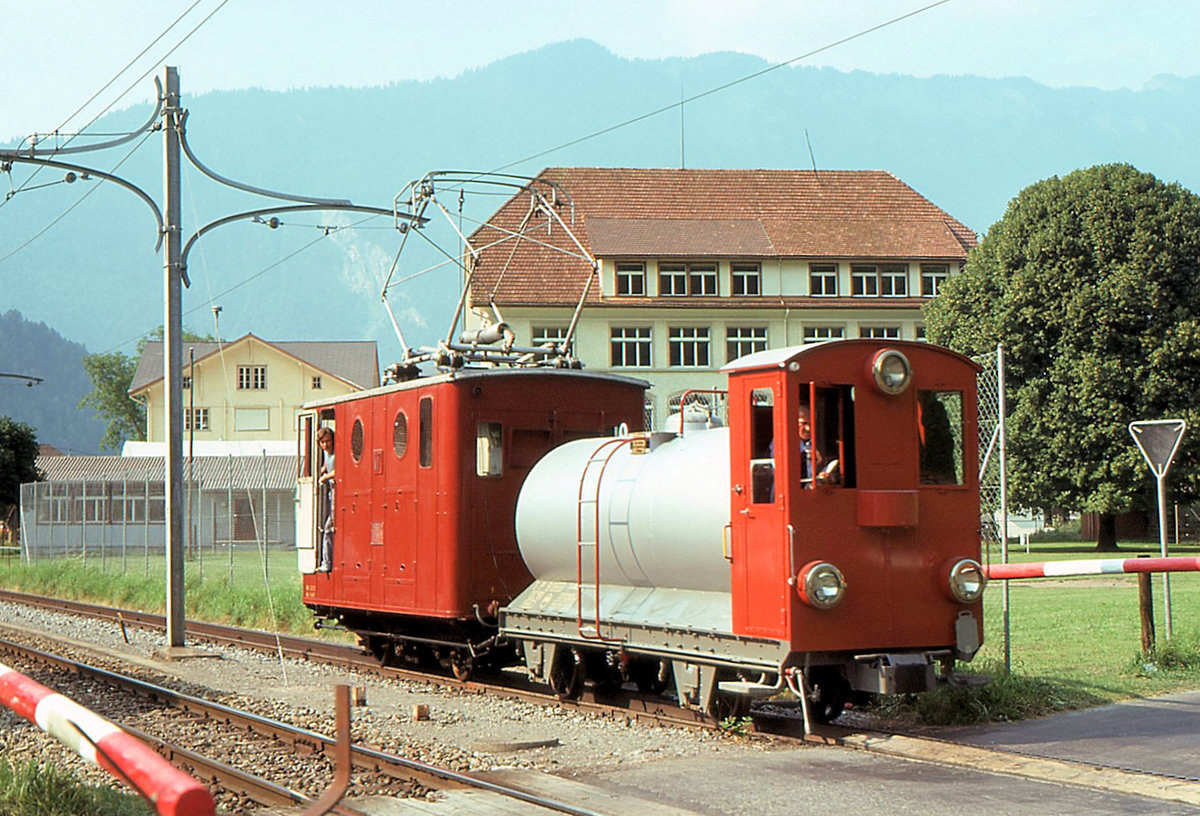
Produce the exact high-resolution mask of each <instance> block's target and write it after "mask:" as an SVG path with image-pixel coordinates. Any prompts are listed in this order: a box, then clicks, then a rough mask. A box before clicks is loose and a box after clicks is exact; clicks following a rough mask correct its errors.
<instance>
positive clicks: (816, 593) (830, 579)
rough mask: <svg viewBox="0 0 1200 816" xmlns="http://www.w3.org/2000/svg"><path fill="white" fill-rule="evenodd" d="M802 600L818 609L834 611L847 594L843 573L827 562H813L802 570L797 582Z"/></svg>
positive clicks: (797, 589) (797, 588)
mask: <svg viewBox="0 0 1200 816" xmlns="http://www.w3.org/2000/svg"><path fill="white" fill-rule="evenodd" d="M796 591H797V592H798V593H800V600H802V601H804V602H805V603H806V604H808V605H809V606H812V607H816V608H817V609H832V608H833V607H835V606H837V605H838V603H840V602H841V600H842V597H843V596H844V595H845V594H846V579H845V578H843V577H842V572H841V570H839V569H838V568H837V567H835V566H834V565H833V564H830V563H828V562H827V561H813V562H812V563H810V564H806V565H805V566H804V568H803V569H801V570H800V574H799V575H798V576H797V580H796Z"/></svg>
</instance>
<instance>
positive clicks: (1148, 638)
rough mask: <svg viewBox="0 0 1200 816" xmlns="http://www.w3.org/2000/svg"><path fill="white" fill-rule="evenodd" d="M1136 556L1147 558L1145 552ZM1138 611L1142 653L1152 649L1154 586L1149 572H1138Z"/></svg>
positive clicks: (1147, 652)
mask: <svg viewBox="0 0 1200 816" xmlns="http://www.w3.org/2000/svg"><path fill="white" fill-rule="evenodd" d="M1138 558H1149V556H1148V555H1146V554H1145V553H1143V554H1141V555H1139V556H1138ZM1138 611H1139V612H1140V613H1141V614H1140V616H1141V620H1142V654H1149V653H1150V652H1152V651H1153V650H1154V588H1153V586H1152V585H1151V583H1150V573H1148V572H1139V573H1138Z"/></svg>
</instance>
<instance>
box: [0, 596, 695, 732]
mask: <svg viewBox="0 0 1200 816" xmlns="http://www.w3.org/2000/svg"><path fill="white" fill-rule="evenodd" d="M0 601H9V602H12V603H19V604H25V605H28V606H36V607H38V608H42V609H47V610H51V611H57V612H67V613H70V614H77V615H84V616H87V617H92V618H98V619H101V620H108V621H113V622H116V623H118V624H119V625H121V626H126V625H133V626H138V627H141V628H146V629H153V630H155V631H162V630H163V629H165V628H166V619H165V618H164V616H162V615H158V614H152V613H148V612H140V611H136V610H126V609H113V608H111V607H106V606H103V605H100V604H92V603H86V602H82V601H65V600H59V599H57V598H48V597H45V596H40V595H29V594H25V593H20V592H13V591H11V590H2V589H0ZM187 631H188V633H189V635H191V636H192V637H193V638H197V639H202V640H206V641H209V642H213V643H220V644H228V645H233V646H238V647H241V648H246V649H253V650H255V651H262V652H270V653H272V654H279V653H282V654H283V655H285V656H287V657H293V658H296V659H299V660H314V661H318V662H321V663H326V664H329V665H334V666H338V667H341V668H347V669H356V670H358V671H363V672H368V673H371V674H376V675H380V676H382V677H388V678H393V679H404V680H416V681H419V682H423V683H434V684H438V685H443V686H448V687H453V688H459V689H466V690H469V691H474V692H477V693H480V694H499V695H503V696H507V697H511V698H515V699H519V700H524V701H526V702H531V703H537V704H540V705H546V706H557V707H569V708H577V709H580V710H583V711H587V712H590V713H593V714H598V715H601V716H606V717H609V718H618V717H628V718H630V719H632V720H634V721H635V722H643V721H644V722H649V723H654V724H656V725H674V726H681V727H685V728H716V727H717V726H716V725H715V724H714V723H712V722H711V721H710V720H708V719H706V718H705V717H704V716H703V715H701V714H700V713H698V712H696V711H693V710H692V709H687V708H682V707H680V706H678V705H676V704H674V703H672V702H671V701H669V700H667V699H665V698H662V697H655V696H641V695H635V694H630V693H628V692H623V691H622V692H615V693H609V694H599V695H598V694H596V693H595V691H593V690H592V689H590V688H588V689H586V690H585V691H584V693H583V696H582V697H581V698H579V699H577V700H562V699H560V698H558V697H556V696H555V695H553V694H552V693H550V692H548V691H546V690H544V689H543V687H541V686H538V685H535V684H534V683H533V682H531V681H528V680H526V681H520V680H517V679H516V678H506V679H505V681H504V683H503V684H501V683H489V682H482V681H479V680H456V679H454V678H452V677H449V676H446V675H442V674H433V673H430V672H423V671H418V670H416V669H407V668H400V667H397V666H386V665H381V664H380V663H379V661H378V660H377V659H376V658H375V657H374V656H372V655H370V654H369V653H367V652H366V651H365V650H363V649H361V648H359V647H357V646H349V645H342V644H336V643H328V642H324V641H320V640H313V639H312V638H302V637H297V636H295V635H282V634H275V633H273V632H264V631H261V630H258V629H242V628H240V627H236V626H227V625H224V624H217V623H205V622H202V621H190V620H189V621H187Z"/></svg>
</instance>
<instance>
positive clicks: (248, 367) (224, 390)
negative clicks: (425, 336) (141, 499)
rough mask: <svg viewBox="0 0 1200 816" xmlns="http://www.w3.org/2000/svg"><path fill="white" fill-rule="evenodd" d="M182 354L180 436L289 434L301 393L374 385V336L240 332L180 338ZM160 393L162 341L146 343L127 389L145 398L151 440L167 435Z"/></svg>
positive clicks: (271, 436) (251, 437) (315, 394)
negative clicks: (311, 337) (219, 337)
mask: <svg viewBox="0 0 1200 816" xmlns="http://www.w3.org/2000/svg"><path fill="white" fill-rule="evenodd" d="M183 356H184V364H183V382H184V393H183V404H184V407H183V414H184V417H183V418H184V438H185V440H187V439H191V438H194V439H195V440H197V441H215V440H222V441H243V440H291V439H294V438H295V429H296V414H297V413H298V412H299V410H300V406H301V405H303V404H304V403H305V402H307V401H308V400H312V399H318V398H320V397H331V396H340V395H342V394H348V393H350V392H353V391H361V390H364V389H367V388H375V387H376V386H378V385H379V358H378V352H377V350H376V346H375V341H373V340H353V341H297V342H275V341H268V340H263V339H262V338H260V337H256V336H254V335H253V334H247V335H245V336H243V337H240V338H238V339H236V340H231V341H229V342H227V343H201V342H184V344H183ZM191 357H194V360H195V362H194V363H192V362H189V359H190V358H191ZM163 393H164V392H163V344H162V343H161V342H157V341H156V342H152V343H147V344H146V348H145V349H144V350H143V352H142V356H141V359H140V360H139V361H138V367H137V370H136V371H135V372H134V375H133V381H132V382H131V383H130V386H129V395H130V397H132V398H133V399H136V400H138V401H139V402H144V403H145V404H146V439H147V440H149V441H152V442H162V441H164V440H165V438H166V427H165V423H164V420H163V403H164V396H163ZM193 426H194V428H195V432H194V434H193V433H192V428H193Z"/></svg>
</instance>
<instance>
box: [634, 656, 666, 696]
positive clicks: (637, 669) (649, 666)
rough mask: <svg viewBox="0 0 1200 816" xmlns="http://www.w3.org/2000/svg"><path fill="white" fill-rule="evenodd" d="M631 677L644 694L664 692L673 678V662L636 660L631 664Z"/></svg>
mask: <svg viewBox="0 0 1200 816" xmlns="http://www.w3.org/2000/svg"><path fill="white" fill-rule="evenodd" d="M629 679H631V680H632V681H633V682H634V684H635V685H636V686H637V689H638V691H640V692H641V693H642V694H662V693H663V692H664V691H666V690H667V684H668V683H669V682H670V680H671V662H670V661H669V660H635V661H633V662H632V663H630V664H629Z"/></svg>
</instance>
